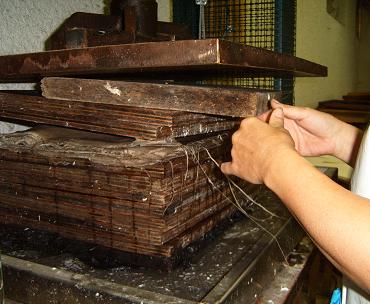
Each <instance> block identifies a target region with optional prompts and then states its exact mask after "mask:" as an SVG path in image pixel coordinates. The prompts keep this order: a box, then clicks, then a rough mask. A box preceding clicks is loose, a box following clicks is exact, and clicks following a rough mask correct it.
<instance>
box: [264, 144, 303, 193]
mask: <svg viewBox="0 0 370 304" xmlns="http://www.w3.org/2000/svg"><path fill="white" fill-rule="evenodd" d="M297 160H298V161H299V160H303V161H304V159H303V158H302V157H301V156H300V155H299V154H298V153H297V151H296V150H295V149H293V148H291V147H283V148H281V149H276V150H275V151H274V156H273V157H271V158H270V160H269V162H268V163H267V164H266V167H265V174H264V178H263V183H264V184H265V185H266V186H267V187H268V188H270V189H271V190H273V191H274V190H275V188H276V186H277V185H278V181H279V180H280V179H281V176H282V174H283V175H284V174H290V171H291V170H296V169H297V167H296V166H295V165H293V166H292V163H294V162H296V161H297ZM294 168H295V169H294ZM285 172H286V173H285Z"/></svg>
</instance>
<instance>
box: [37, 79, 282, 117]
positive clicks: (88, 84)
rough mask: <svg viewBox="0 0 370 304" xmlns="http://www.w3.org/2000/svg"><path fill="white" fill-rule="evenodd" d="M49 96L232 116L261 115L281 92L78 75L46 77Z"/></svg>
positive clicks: (44, 85)
mask: <svg viewBox="0 0 370 304" xmlns="http://www.w3.org/2000/svg"><path fill="white" fill-rule="evenodd" d="M41 88H42V94H43V96H44V97H47V98H54V99H60V100H78V101H84V102H92V103H100V104H114V105H123V106H135V107H142V108H154V109H161V110H176V111H185V112H194V113H203V114H213V115H223V116H232V117H248V116H256V115H259V114H261V113H263V112H265V111H267V109H268V103H269V99H272V98H275V99H280V97H281V92H277V91H263V90H262V91H261V90H260V91H258V90H252V89H237V88H220V87H202V86H184V85H170V84H155V83H141V82H124V81H107V80H96V79H76V78H56V77H50V78H44V79H43V80H42V82H41Z"/></svg>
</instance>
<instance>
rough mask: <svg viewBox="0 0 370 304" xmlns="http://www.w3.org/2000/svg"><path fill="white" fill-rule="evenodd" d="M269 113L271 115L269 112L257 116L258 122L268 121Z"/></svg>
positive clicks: (270, 111)
mask: <svg viewBox="0 0 370 304" xmlns="http://www.w3.org/2000/svg"><path fill="white" fill-rule="evenodd" d="M271 113H272V110H269V111H267V112H265V113H262V114H260V115H258V116H257V117H258V119H260V120H262V121H264V122H268V121H269V119H270V115H271Z"/></svg>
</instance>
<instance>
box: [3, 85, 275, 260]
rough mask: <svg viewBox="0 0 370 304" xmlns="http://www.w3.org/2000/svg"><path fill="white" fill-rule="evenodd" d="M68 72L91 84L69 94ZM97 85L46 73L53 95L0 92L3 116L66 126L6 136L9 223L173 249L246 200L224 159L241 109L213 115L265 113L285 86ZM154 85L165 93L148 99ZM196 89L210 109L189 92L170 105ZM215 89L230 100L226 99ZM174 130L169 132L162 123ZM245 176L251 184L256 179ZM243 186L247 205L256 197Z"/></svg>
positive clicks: (120, 245) (109, 242)
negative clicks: (223, 166)
mask: <svg viewBox="0 0 370 304" xmlns="http://www.w3.org/2000/svg"><path fill="white" fill-rule="evenodd" d="M59 81H61V82H62V83H64V82H66V83H67V84H68V83H69V82H70V81H72V82H75V83H77V84H78V88H81V89H78V90H77V92H76V93H75V94H72V95H70V96H68V95H67V94H69V93H70V92H72V93H73V90H74V89H75V87H74V86H73V85H70V86H68V85H67V87H69V89H67V87H66V86H60V85H58V83H59ZM47 83H48V84H49V85H48V90H46V89H45V88H46V84H47ZM91 84H95V87H96V88H99V87H104V86H99V84H106V81H104V82H103V83H102V82H101V81H99V80H77V79H76V80H73V79H72V80H70V79H51V80H50V81H49V82H48V79H45V80H44V81H43V88H44V91H43V94H44V95H45V96H48V97H50V98H46V97H41V96H27V95H20V94H11V93H1V94H0V102H1V115H2V116H3V117H7V118H15V119H18V120H23V121H30V122H36V123H42V124H46V123H48V124H53V125H56V126H64V127H67V128H61V127H51V126H39V127H36V128H33V129H31V130H29V131H26V132H21V133H15V134H10V135H2V136H1V138H0V154H1V157H0V172H1V178H0V201H1V204H0V222H2V223H7V224H17V225H23V226H27V227H33V228H38V229H44V230H48V231H52V232H57V233H59V234H60V235H63V236H65V237H70V238H74V239H78V240H83V241H88V242H93V243H95V244H99V245H103V246H106V247H110V248H114V249H118V250H122V251H125V252H130V253H135V254H140V255H148V256H158V257H165V258H168V257H171V256H173V255H174V253H176V252H178V251H179V250H180V249H181V248H184V247H185V246H187V245H188V244H189V243H191V242H193V241H195V240H197V239H199V238H200V237H202V236H203V235H204V234H205V233H206V232H207V231H209V230H211V229H212V228H214V227H215V226H216V225H217V224H218V223H219V222H220V221H222V220H223V219H224V218H225V217H227V216H228V215H230V214H231V213H233V212H234V211H235V210H236V208H235V207H234V206H233V202H234V199H235V197H234V196H233V195H232V194H231V190H230V185H229V182H228V181H227V179H226V178H225V176H223V175H222V173H221V171H220V170H219V168H218V167H217V164H216V163H214V160H216V161H217V162H218V163H221V162H222V161H226V160H228V159H229V153H230V133H229V132H225V131H228V130H231V129H233V128H235V127H236V126H237V125H238V124H239V122H240V118H239V117H231V116H221V115H215V114H216V113H222V111H227V109H226V108H227V107H223V103H222V100H223V101H224V102H225V100H226V102H227V103H228V107H230V111H231V107H232V108H233V109H234V111H233V113H236V114H238V113H239V115H236V116H241V115H242V114H241V113H243V114H244V113H245V111H249V115H257V114H258V113H259V112H262V111H264V110H265V109H266V106H267V100H268V98H271V97H274V96H275V97H276V96H277V93H276V92H269V93H267V92H262V93H261V92H251V91H248V90H245V91H243V90H234V91H233V90H231V89H230V90H226V89H224V90H222V89H221V90H220V89H216V88H199V87H185V86H175V85H157V84H138V83H125V82H111V83H110V85H111V87H110V88H114V89H118V88H121V89H122V86H125V87H129V88H130V89H129V90H128V91H127V92H126V93H125V95H124V94H123V93H121V95H118V96H117V95H116V94H114V92H117V91H113V95H116V97H114V98H113V96H112V92H110V91H109V90H108V93H109V94H108V95H107V90H103V91H102V92H100V93H96V90H95V93H96V94H91V92H94V91H93V90H91V89H90V88H89V87H88V86H89V85H90V86H91ZM149 86H150V87H153V88H154V89H155V90H156V92H157V98H158V96H162V99H161V100H162V102H160V101H158V100H157V99H154V100H153V98H152V100H151V99H150V97H151V94H149V93H150V92H151V91H150V90H148V87H149ZM134 88H136V91H135V89H134ZM142 88H143V89H142ZM57 89H58V90H57ZM139 89H140V90H141V93H140V94H138V92H139ZM158 91H159V92H161V94H160V93H158ZM81 92H82V93H85V94H87V93H89V94H90V95H87V96H83V95H81ZM121 92H123V89H122V91H121ZM135 92H136V93H135ZM189 92H193V96H192V98H194V97H197V98H198V101H199V100H200V99H202V100H204V101H203V105H202V107H203V108H204V107H205V109H204V110H202V109H203V108H202V107H199V103H198V106H197V104H194V106H189V105H186V104H185V105H184V101H182V102H181V103H178V104H176V103H173V104H172V105H170V106H169V104H170V101H171V100H178V99H186V98H188V99H189V97H187V96H188V94H189ZM62 93H63V94H64V95H63V94H62ZM79 93H80V94H79ZM243 93H244V95H243ZM53 94H56V95H57V97H56V96H52V95H53ZM61 94H62V95H61ZM207 94H208V95H207ZM209 95H211V96H213V98H215V97H218V98H220V97H222V98H223V99H219V101H218V104H217V103H216V102H215V100H213V99H211V98H210V96H209ZM127 96H131V98H128V97H127ZM225 96H227V97H228V98H229V99H230V100H227V98H226V97H225ZM243 97H245V98H247V99H248V101H249V102H248V107H245V104H246V101H245V99H244V98H243ZM56 98H57V99H56ZM72 98H75V99H76V100H72ZM166 98H167V105H166V103H165V100H164V99H166ZM192 98H190V100H192ZM253 98H254V99H253ZM128 99H130V100H129V101H128ZM131 99H133V101H131ZM140 101H141V102H140ZM216 101H217V100H216ZM127 103H128V104H127ZM132 103H134V104H135V105H136V106H133V105H132ZM148 103H149V105H150V106H151V107H149V108H148V107H145V105H148ZM153 103H158V105H156V104H153ZM210 103H214V104H213V106H211V105H210ZM163 104H165V106H166V107H168V108H171V109H164V108H163V107H164V106H163ZM189 108H190V109H191V110H192V111H194V112H208V113H212V114H200V113H193V112H190V111H189ZM72 128H79V129H83V130H88V131H100V132H104V133H108V134H110V135H108V134H102V133H92V132H86V131H79V130H76V129H72ZM165 128H168V129H169V131H168V132H167V133H164V132H162V133H160V132H159V131H158V130H165ZM179 130H180V131H179ZM214 131H217V132H216V133H215V132H214ZM220 131H222V132H220ZM159 134H161V135H163V136H159ZM122 135H126V136H122ZM189 135H197V137H196V138H194V137H189ZM127 136H132V137H134V138H130V137H127ZM179 136H180V137H179ZM160 139H161V140H162V141H158V140H160ZM211 157H212V159H211ZM238 184H239V186H240V187H241V188H242V189H243V190H244V191H246V192H250V191H253V190H254V189H255V187H254V186H252V185H250V184H248V183H246V182H243V181H241V180H238ZM234 191H235V194H236V195H237V196H238V197H239V199H240V203H242V204H244V205H245V204H246V203H247V202H248V199H247V198H246V197H242V196H239V195H240V193H239V191H238V190H235V189H234Z"/></svg>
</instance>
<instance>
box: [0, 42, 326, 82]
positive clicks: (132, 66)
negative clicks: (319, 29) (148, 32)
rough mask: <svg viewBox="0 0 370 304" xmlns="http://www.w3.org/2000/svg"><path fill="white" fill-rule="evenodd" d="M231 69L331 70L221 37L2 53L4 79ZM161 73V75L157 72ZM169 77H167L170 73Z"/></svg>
mask: <svg viewBox="0 0 370 304" xmlns="http://www.w3.org/2000/svg"><path fill="white" fill-rule="evenodd" d="M175 71H177V72H181V74H182V73H183V72H186V71H187V72H189V71H190V72H192V73H193V75H194V72H196V75H195V77H197V76H199V73H201V72H203V73H204V74H210V73H211V74H215V73H217V72H220V71H221V72H228V73H233V74H235V73H237V74H241V75H243V74H253V73H256V72H257V71H260V72H261V71H263V73H267V74H283V75H294V76H326V75H327V68H326V67H324V66H321V65H319V64H315V63H312V62H310V61H307V60H303V59H300V58H296V57H294V56H290V55H282V54H278V53H274V52H272V51H268V50H263V49H259V48H254V47H249V46H245V45H239V44H236V43H232V42H227V41H221V40H219V39H205V40H183V41H171V42H149V43H136V44H125V45H110V46H101V47H92V48H84V49H71V50H56V51H48V52H40V53H29V54H20V55H9V56H1V57H0V82H27V81H35V80H36V81H37V80H40V79H41V78H42V77H45V76H66V75H74V76H82V75H100V77H102V75H103V74H105V75H106V76H108V75H110V76H111V75H114V74H115V75H117V74H120V75H124V74H126V75H127V74H131V75H133V74H136V75H142V74H143V73H145V72H149V73H150V72H162V73H165V74H164V77H168V73H169V72H175ZM157 76H158V75H157ZM167 79H168V78H167Z"/></svg>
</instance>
